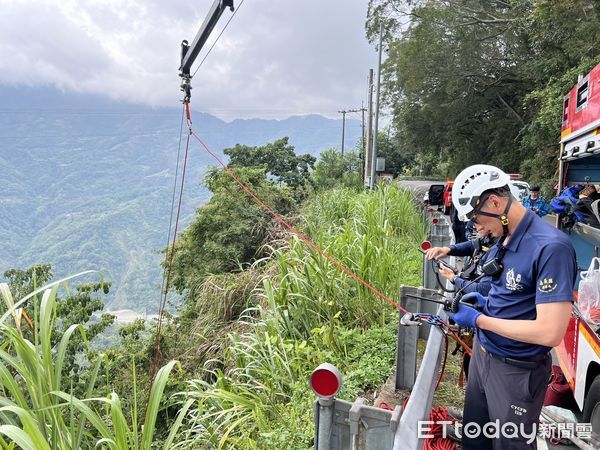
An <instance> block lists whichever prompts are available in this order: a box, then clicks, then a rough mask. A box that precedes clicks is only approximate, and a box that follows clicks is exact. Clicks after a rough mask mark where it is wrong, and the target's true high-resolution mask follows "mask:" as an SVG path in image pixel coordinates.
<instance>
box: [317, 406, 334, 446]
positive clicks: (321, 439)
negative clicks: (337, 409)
mask: <svg viewBox="0 0 600 450" xmlns="http://www.w3.org/2000/svg"><path fill="white" fill-rule="evenodd" d="M334 402H335V400H334V399H333V398H322V397H319V399H318V400H317V402H316V403H315V427H316V428H317V442H316V445H315V448H316V449H317V450H330V449H331V435H332V433H333V412H334Z"/></svg>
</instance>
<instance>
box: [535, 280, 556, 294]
mask: <svg viewBox="0 0 600 450" xmlns="http://www.w3.org/2000/svg"><path fill="white" fill-rule="evenodd" d="M557 287H558V284H556V282H555V281H554V279H553V278H544V279H542V280H540V282H539V284H538V290H539V291H540V292H543V293H545V294H547V293H549V292H552V291H553V290H555V289H556V288H557Z"/></svg>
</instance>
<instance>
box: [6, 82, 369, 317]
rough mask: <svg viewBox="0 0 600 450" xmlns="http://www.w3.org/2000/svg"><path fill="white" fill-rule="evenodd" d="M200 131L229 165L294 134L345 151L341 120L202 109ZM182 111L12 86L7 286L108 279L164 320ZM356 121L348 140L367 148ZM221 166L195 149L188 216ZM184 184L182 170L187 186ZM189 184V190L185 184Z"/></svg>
mask: <svg viewBox="0 0 600 450" xmlns="http://www.w3.org/2000/svg"><path fill="white" fill-rule="evenodd" d="M192 121H193V127H194V131H195V132H196V133H197V134H198V135H199V136H200V138H202V139H203V140H204V141H205V142H206V143H207V144H208V146H209V147H211V149H213V150H214V151H216V153H217V154H218V155H219V156H223V149H224V148H227V147H232V146H234V145H235V144H238V143H239V144H245V145H250V146H256V145H264V144H266V143H268V142H273V141H274V140H276V139H279V138H282V137H284V136H288V137H289V138H290V144H291V145H293V146H295V148H296V153H297V154H304V153H310V154H312V155H314V156H318V155H319V154H320V153H321V152H322V151H323V150H326V149H328V148H332V147H336V148H339V146H340V138H341V128H342V127H341V125H342V124H341V120H335V119H329V118H326V117H323V116H319V115H307V116H294V117H289V118H287V119H285V120H266V119H237V120H233V121H231V122H225V121H222V120H220V119H219V118H217V117H214V116H212V115H209V114H206V113H202V112H197V111H192ZM181 129H182V109H181V108H177V107H174V108H151V107H148V106H143V105H135V104H129V103H123V102H117V101H112V100H109V99H106V98H101V97H97V96H91V95H84V94H74V93H66V92H62V91H59V90H56V89H54V88H48V87H42V88H29V87H22V86H8V87H7V86H3V87H0V174H1V175H2V177H1V180H2V181H1V182H0V186H1V188H0V189H1V190H0V243H1V245H0V280H1V274H2V273H4V271H5V270H7V269H9V268H27V267H29V266H30V265H32V264H40V263H50V264H52V266H53V268H54V273H55V276H56V277H58V276H63V275H69V274H73V273H77V272H80V271H83V270H88V269H92V270H97V271H100V272H101V273H102V274H103V276H104V277H105V278H106V279H108V280H109V281H111V282H112V289H111V293H110V294H109V295H108V296H107V298H106V306H107V308H108V309H110V310H116V309H122V308H128V309H133V310H135V311H138V312H144V311H148V312H154V311H156V309H157V308H158V304H159V300H160V284H161V280H162V272H161V266H160V261H161V255H160V253H159V252H160V250H161V249H162V248H164V247H165V246H166V245H167V242H168V236H167V234H168V229H169V221H170V217H171V204H172V199H173V194H174V185H175V181H176V180H175V175H176V170H177V161H178V155H179V161H180V162H181V155H182V154H183V150H184V148H183V147H184V145H183V144H184V142H185V138H186V135H187V131H186V128H185V125H184V126H183V130H182V132H181V137H180V130H181ZM360 134H361V129H360V122H358V121H356V120H347V121H346V143H347V146H348V147H352V146H354V144H355V143H357V142H358V141H359V139H360ZM216 165H217V163H216V161H214V160H213V159H212V157H211V156H210V155H209V154H208V153H207V152H206V151H205V150H204V149H203V148H202V147H201V146H200V145H198V144H197V143H196V142H195V141H193V140H192V141H190V150H189V156H188V162H187V173H186V180H185V190H184V196H183V202H182V219H181V220H180V226H179V229H180V230H181V229H183V227H185V226H186V224H189V222H190V221H191V220H192V219H193V217H194V213H195V210H196V208H198V207H199V206H201V205H202V204H204V203H206V202H207V201H208V200H209V198H210V192H209V191H208V190H207V189H206V188H205V187H204V186H203V185H202V177H203V174H204V172H205V171H206V169H207V168H208V167H210V166H216ZM180 175H181V168H179V172H178V177H179V176H180ZM179 182H180V181H177V183H179Z"/></svg>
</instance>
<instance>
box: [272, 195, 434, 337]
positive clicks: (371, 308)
mask: <svg viewBox="0 0 600 450" xmlns="http://www.w3.org/2000/svg"><path fill="white" fill-rule="evenodd" d="M305 229H306V230H307V231H308V233H309V234H310V236H311V237H312V239H313V241H314V242H315V243H316V244H317V245H318V246H319V247H320V248H322V249H324V250H325V251H326V252H327V253H328V254H329V255H331V256H333V257H334V258H336V259H337V260H338V261H340V262H341V263H342V264H344V265H345V266H346V267H348V268H349V269H350V270H351V271H353V272H354V273H355V274H357V275H358V276H359V277H361V278H362V279H364V280H365V281H367V282H368V283H369V284H371V285H373V286H374V287H375V288H377V289H378V290H380V291H382V292H383V293H384V294H386V295H387V296H388V297H390V298H392V299H397V294H398V292H399V288H400V286H401V285H402V284H415V285H416V284H418V283H419V281H420V275H421V257H420V254H419V252H418V246H419V244H420V243H421V241H422V240H423V239H424V237H425V225H424V222H423V221H422V219H421V217H420V216H419V215H418V214H417V213H416V212H415V209H414V204H413V200H412V196H411V195H410V194H409V193H407V192H405V191H401V190H399V189H397V188H395V187H387V186H386V187H383V188H379V189H377V190H376V191H375V192H374V193H356V192H355V191H352V190H349V189H336V190H333V191H328V192H326V193H324V194H321V195H319V196H317V197H316V198H315V200H314V202H313V203H312V204H311V205H310V207H309V208H307V211H306V215H305ZM273 258H274V261H275V264H276V266H277V271H278V273H279V274H280V276H279V277H278V279H277V280H275V281H274V283H276V288H270V289H267V290H266V291H265V293H266V297H267V299H268V300H269V301H270V302H274V303H276V304H278V305H282V306H283V307H284V310H285V311H287V320H286V322H287V324H288V327H287V331H286V332H287V334H288V335H289V336H295V337H298V338H306V337H308V336H309V335H310V334H311V333H312V331H313V329H314V328H315V327H320V326H323V325H325V324H331V323H332V322H333V321H335V320H339V321H341V322H342V323H343V324H344V325H345V326H349V327H354V326H356V327H362V328H366V327H369V326H372V325H379V326H382V325H384V324H385V323H386V320H387V319H388V318H389V317H390V311H392V309H391V308H390V305H389V304H387V303H386V302H385V301H384V300H383V299H381V298H379V297H377V296H376V295H374V294H373V293H372V291H371V290H369V289H368V288H367V287H365V286H364V285H362V284H361V283H359V282H357V281H355V280H354V279H353V278H351V277H350V276H348V275H346V274H344V273H343V272H341V271H340V269H339V268H337V267H336V266H335V265H334V264H333V263H331V262H329V261H328V260H326V259H325V258H323V257H321V256H320V255H318V254H316V253H314V252H312V251H310V250H307V249H306V247H305V246H304V244H302V242H301V241H300V240H299V239H297V238H295V237H293V238H292V239H291V241H290V245H289V248H284V249H279V250H276V251H275V254H274V255H273ZM269 296H272V298H270V297H269Z"/></svg>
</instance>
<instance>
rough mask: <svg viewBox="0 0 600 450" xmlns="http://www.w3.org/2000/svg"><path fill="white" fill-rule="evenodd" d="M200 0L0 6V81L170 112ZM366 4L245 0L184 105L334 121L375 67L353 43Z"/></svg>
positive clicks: (30, 1)
mask: <svg viewBox="0 0 600 450" xmlns="http://www.w3.org/2000/svg"><path fill="white" fill-rule="evenodd" d="M240 1H241V0H234V4H235V5H236V7H237V6H238V5H240ZM212 3H213V0H169V1H167V0H21V1H19V0H0V11H1V13H0V84H11V85H12V84H17V83H25V84H28V85H32V86H38V85H54V86H57V87H59V88H60V89H62V90H65V91H78V92H89V93H100V94H103V95H107V96H111V97H113V98H118V99H126V100H131V101H134V102H140V103H145V104H148V105H153V106H177V104H178V100H179V99H180V98H181V93H180V91H179V81H180V79H179V77H178V70H177V69H178V67H179V51H180V44H181V41H182V39H188V41H190V42H192V41H193V39H194V37H195V35H196V32H197V31H198V29H199V27H200V24H201V23H202V21H203V20H204V18H205V16H206V14H207V12H208V10H209V8H210V6H211V5H212ZM367 3H368V0H245V1H244V2H243V4H242V5H241V7H240V8H239V11H238V12H237V13H236V15H235V17H234V18H233V20H232V21H231V23H230V24H229V26H228V28H227V29H226V30H225V32H224V33H223V36H221V38H220V39H219V41H218V42H217V44H216V46H215V48H214V49H213V51H212V52H211V54H210V55H209V57H208V59H207V60H206V61H205V62H204V64H203V65H202V67H201V68H200V69H199V71H198V73H197V74H196V76H195V77H194V79H193V80H192V85H193V88H194V89H193V91H192V105H193V107H194V109H197V110H201V111H206V112H209V113H212V114H215V115H217V116H219V117H221V118H223V119H225V120H231V119H233V118H248V117H263V118H283V117H287V116H290V115H296V114H308V113H317V114H323V115H327V116H329V117H339V116H340V115H339V114H337V110H339V109H343V108H346V109H348V108H356V107H360V106H361V102H362V101H365V102H366V91H367V73H368V69H369V68H375V66H376V64H377V54H376V52H375V49H374V47H373V46H370V45H369V44H368V43H367V41H366V38H365V31H364V23H365V17H366V10H367ZM231 14H232V13H231V12H230V11H229V10H227V11H226V12H225V13H224V14H223V16H222V18H221V20H220V22H219V24H218V25H217V27H216V29H215V31H214V32H213V35H212V38H213V39H214V38H216V36H217V35H218V33H219V31H220V30H221V29H222V27H223V26H225V23H226V22H227V20H228V19H229V18H230V17H231ZM211 42H212V41H209V44H208V45H207V46H205V49H204V51H203V52H202V53H201V54H200V56H199V58H198V60H197V62H199V61H200V60H201V59H202V57H203V55H204V54H205V52H206V51H207V50H208V48H209V47H210V44H211ZM196 66H197V63H196V65H194V66H193V67H192V73H193V72H194V71H195V70H196Z"/></svg>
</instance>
